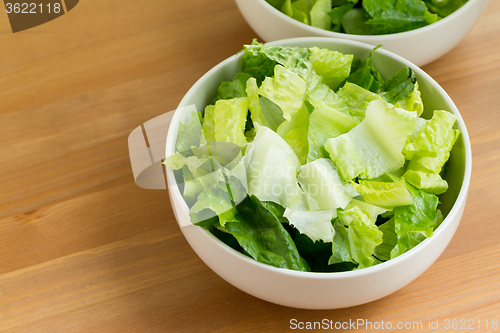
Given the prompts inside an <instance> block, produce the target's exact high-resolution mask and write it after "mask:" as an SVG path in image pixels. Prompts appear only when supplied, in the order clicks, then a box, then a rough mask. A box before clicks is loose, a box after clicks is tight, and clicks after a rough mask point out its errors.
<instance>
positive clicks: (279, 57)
mask: <svg viewBox="0 0 500 333" xmlns="http://www.w3.org/2000/svg"><path fill="white" fill-rule="evenodd" d="M243 49H244V51H245V55H244V56H245V58H246V59H250V58H252V57H254V58H256V59H261V58H262V57H263V56H265V57H267V58H268V59H269V60H270V61H274V62H277V63H279V64H281V65H282V66H283V67H285V68H286V69H288V70H290V71H292V72H294V73H296V74H298V75H299V76H300V77H301V78H303V79H304V80H305V81H306V86H307V94H308V96H309V98H310V99H314V100H317V101H323V102H324V103H328V104H329V105H331V106H332V107H335V108H336V109H337V110H339V111H341V110H342V109H343V108H344V109H345V108H346V107H345V106H344V105H343V104H344V102H343V101H342V99H341V98H340V97H339V96H337V94H335V92H334V91H333V90H332V89H331V88H330V87H329V86H328V85H327V84H326V83H325V80H324V79H323V77H321V76H320V75H318V74H317V73H316V72H315V70H314V68H313V65H312V63H311V60H310V56H311V51H310V50H309V49H308V48H299V47H290V46H279V45H265V44H261V43H259V42H257V41H254V42H252V44H251V45H245V46H244V47H243ZM261 61H262V60H261Z"/></svg>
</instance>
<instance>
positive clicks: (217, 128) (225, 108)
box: [214, 97, 248, 147]
mask: <svg viewBox="0 0 500 333" xmlns="http://www.w3.org/2000/svg"><path fill="white" fill-rule="evenodd" d="M247 114H248V98H246V97H239V98H233V99H229V100H222V99H221V100H218V101H217V102H215V109H214V134H215V141H217V142H232V143H234V144H237V145H238V146H240V147H243V146H244V145H245V144H246V143H247V140H246V137H245V124H246V121H247Z"/></svg>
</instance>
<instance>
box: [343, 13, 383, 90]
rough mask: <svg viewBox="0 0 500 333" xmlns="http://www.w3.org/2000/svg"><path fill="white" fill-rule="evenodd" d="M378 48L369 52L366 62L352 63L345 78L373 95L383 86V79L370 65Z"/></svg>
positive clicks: (360, 60) (357, 61)
mask: <svg viewBox="0 0 500 333" xmlns="http://www.w3.org/2000/svg"><path fill="white" fill-rule="evenodd" d="M353 10H354V9H353ZM379 47H380V46H377V47H376V48H374V49H373V50H372V51H371V52H370V54H369V55H368V58H367V59H366V61H364V60H362V59H356V60H355V61H353V64H352V69H351V74H350V75H349V77H348V78H347V82H351V83H354V84H357V85H358V86H360V87H361V88H364V89H366V90H369V91H371V92H374V93H377V92H379V90H380V88H381V87H382V85H383V84H384V79H383V78H382V75H381V74H380V73H379V72H378V71H377V70H376V68H375V67H374V66H373V64H372V61H373V54H374V52H375V50H377V49H378V48H379Z"/></svg>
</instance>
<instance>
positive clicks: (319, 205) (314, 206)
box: [297, 158, 352, 230]
mask: <svg viewBox="0 0 500 333" xmlns="http://www.w3.org/2000/svg"><path fill="white" fill-rule="evenodd" d="M297 179H298V181H299V183H300V185H301V188H302V190H303V191H304V193H305V194H306V198H307V203H308V207H309V210H312V211H315V210H336V209H337V208H345V207H346V206H347V204H348V203H349V202H350V201H351V199H352V195H350V194H349V193H348V190H346V188H345V187H344V183H343V182H342V180H341V179H340V176H339V174H338V171H337V168H336V167H335V165H334V164H333V162H332V161H331V160H329V159H326V158H320V159H317V160H315V161H313V162H309V163H307V164H304V165H302V166H301V167H300V169H299V174H298V176H297ZM330 220H331V219H330ZM299 230H300V229H299Z"/></svg>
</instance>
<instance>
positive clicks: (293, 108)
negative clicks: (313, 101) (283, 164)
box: [259, 65, 309, 163]
mask: <svg viewBox="0 0 500 333" xmlns="http://www.w3.org/2000/svg"><path fill="white" fill-rule="evenodd" d="M259 94H260V95H261V96H264V97H266V98H268V99H269V100H270V101H272V102H273V103H275V104H276V105H278V106H279V107H280V109H281V110H282V112H283V118H284V119H285V121H284V122H283V123H282V124H281V125H280V126H279V127H278V128H277V130H276V132H277V133H278V134H279V135H281V136H282V137H283V138H284V139H285V141H286V142H287V143H288V144H289V145H290V147H292V149H293V150H294V152H295V153H296V154H297V157H298V158H299V160H300V162H301V163H304V162H305V161H306V159H307V153H308V138H307V129H308V125H309V111H308V110H307V107H306V106H305V104H304V101H305V99H306V98H307V88H306V83H305V81H304V80H303V79H302V78H301V77H300V76H299V75H297V74H295V73H293V72H292V71H289V70H288V69H286V68H285V67H283V66H281V65H276V67H275V68H274V77H273V78H270V77H268V78H266V79H265V80H264V82H263V83H262V85H261V86H260V88H259Z"/></svg>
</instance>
